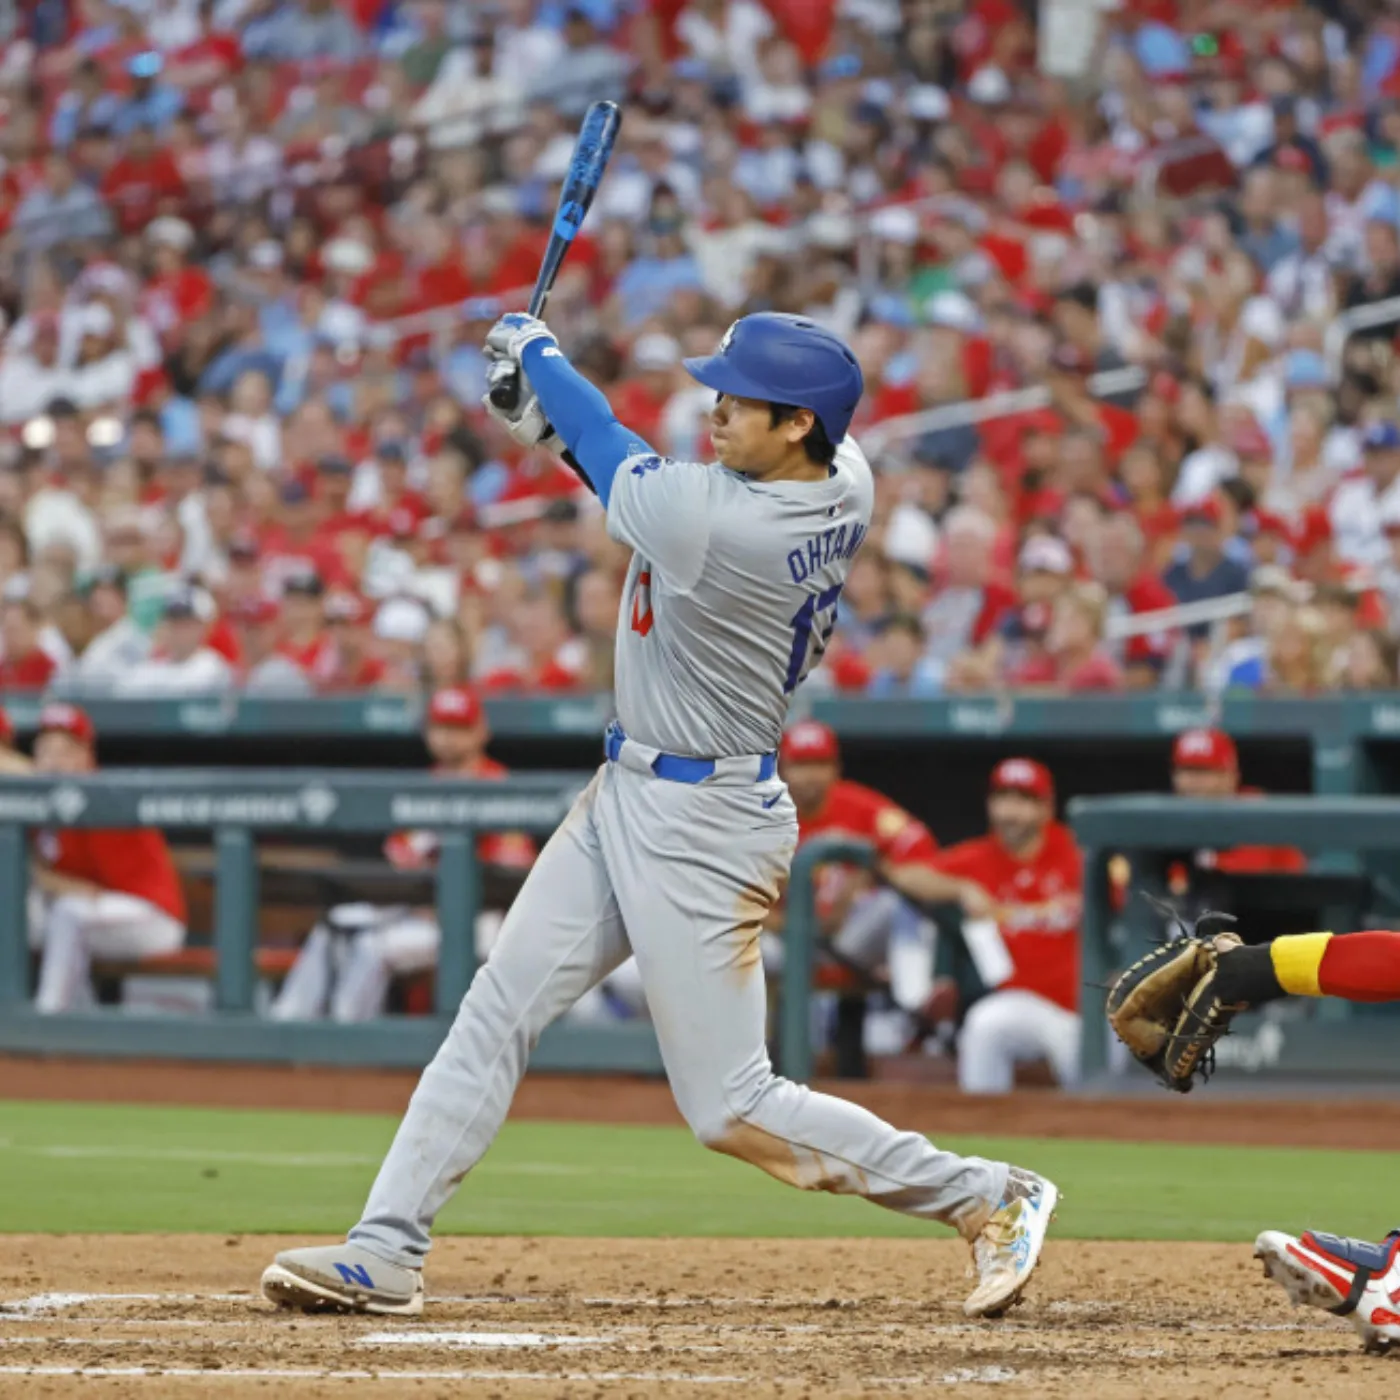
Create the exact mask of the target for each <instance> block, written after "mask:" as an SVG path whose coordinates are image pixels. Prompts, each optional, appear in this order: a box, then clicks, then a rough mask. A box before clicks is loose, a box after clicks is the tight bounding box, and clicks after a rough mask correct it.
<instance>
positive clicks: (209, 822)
mask: <svg viewBox="0 0 1400 1400" xmlns="http://www.w3.org/2000/svg"><path fill="white" fill-rule="evenodd" d="M586 781H587V775H580V774H572V773H536V774H530V775H525V776H519V777H513V778H510V779H508V780H504V781H500V782H476V783H473V782H458V781H451V780H443V779H439V778H431V777H427V776H426V775H418V774H411V775H396V774H384V775H380V774H374V773H363V772H343V771H327V770H312V769H300V770H291V771H287V770H276V771H260V770H225V771H197V770H185V771H179V770H173V771H172V770H160V771H157V770H124V771H108V772H103V773H97V774H92V775H89V776H85V777H80V778H69V777H62V778H54V777H37V776H36V777H23V778H10V777H7V778H5V779H4V780H3V781H0V1051H16V1052H32V1053H48V1054H64V1053H67V1054H78V1055H101V1056H109V1055H111V1056H141V1055H145V1056H157V1057H172V1058H184V1059H224V1060H243V1061H278V1062H291V1063H308V1064H311V1063H314V1064H359V1065H384V1066H418V1065H422V1064H424V1063H426V1062H427V1060H428V1059H429V1058H431V1056H432V1054H433V1052H434V1051H435V1050H436V1048H437V1045H438V1043H439V1042H440V1040H441V1039H442V1035H443V1032H444V1030H445V1027H446V1025H447V1023H448V1022H449V1021H450V1019H451V1017H452V1016H453V1015H454V1014H455V1012H456V1009H457V1004H458V1002H459V1001H460V1000H461V998H462V995H463V993H464V992H465V991H466V988H467V986H468V985H469V984H470V982H471V978H472V976H473V974H474V972H475V970H476V969H475V949H474V946H473V939H472V935H471V930H472V929H473V926H474V923H475V915H476V913H477V910H478V908H479V906H480V901H481V868H480V865H479V862H478V859H477V851H476V838H477V836H478V835H479V834H480V833H482V832H486V831H523V832H528V833H530V834H533V835H538V836H541V837H544V836H548V835H549V834H550V833H551V832H552V831H553V830H554V829H555V827H557V826H558V824H559V822H560V821H561V820H562V819H563V817H564V814H565V813H566V812H567V811H568V808H569V805H570V803H571V802H572V801H573V799H574V797H575V796H576V795H577V793H578V792H579V791H580V790H581V788H582V787H583V785H584V783H585V782H586ZM56 827H65V828H74V827H77V828H97V829H113V828H130V827H158V828H160V829H161V830H163V831H166V832H168V833H171V834H172V835H177V834H183V833H212V838H213V848H214V901H213V916H212V924H213V927H212V942H213V946H214V952H215V958H216V960H215V971H214V994H213V1006H214V1009H213V1011H212V1012H210V1013H209V1014H207V1015H194V1016H167V1015H143V1014H132V1013H127V1012H124V1011H121V1010H102V1009H98V1010H93V1011H90V1012H77V1013H66V1014H61V1015H48V1016H41V1015H39V1014H37V1013H36V1012H35V1011H34V1010H33V1007H32V1005H31V1003H30V1000H29V996H30V980H31V969H30V964H31V954H30V950H29V946H28V937H27V934H28V919H27V897H28V889H29V860H30V850H29V843H30V837H31V833H32V832H34V831H36V830H41V829H52V828H56ZM404 828H415V829H430V830H433V831H435V832H437V833H438V834H439V837H440V848H439V856H438V861H437V867H436V871H435V894H436V900H435V903H436V908H437V915H438V919H439V921H440V923H441V926H442V928H443V929H444V930H446V931H448V934H447V936H445V937H444V938H443V940H442V947H441V953H440V957H439V963H438V968H437V974H436V979H435V989H434V1008H433V1014H432V1015H429V1016H386V1017H382V1018H380V1019H378V1020H375V1021H372V1022H368V1023H365V1024H363V1025H357V1026H342V1025H335V1024H331V1023H328V1022H310V1021H308V1022H286V1023H283V1022H273V1021H270V1020H268V1019H266V1018H265V1017H262V1016H259V1015H257V1014H256V1013H255V1011H254V992H255V983H256V969H255V949H256V947H257V942H258V912H259V868H258V842H259V840H260V839H264V838H270V837H271V838H283V839H285V838H287V837H293V838H299V839H305V838H312V839H314V840H315V841H316V842H317V843H319V844H322V845H325V844H331V843H333V842H334V841H336V840H337V839H339V840H342V841H343V840H347V839H353V838H355V837H365V836H375V837H382V836H385V835H387V834H389V833H390V832H392V831H396V830H402V829H404ZM452 931H456V935H455V936H454V935H453V932H452ZM532 1063H533V1064H535V1065H536V1066H538V1067H540V1068H548V1069H588V1070H619V1071H633V1072H655V1071H657V1070H658V1069H659V1068H660V1057H659V1055H658V1053H657V1049H656V1041H655V1037H654V1035H653V1034H652V1031H651V1027H650V1026H649V1025H646V1024H644V1023H635V1024H628V1023H622V1024H618V1025H616V1026H601V1027H594V1026H572V1025H567V1024H566V1025H560V1026H555V1027H552V1028H551V1029H550V1030H549V1031H547V1032H546V1033H545V1035H544V1036H543V1037H542V1038H541V1041H540V1045H539V1047H538V1050H537V1053H536V1055H535V1056H534V1058H533V1060H532Z"/></svg>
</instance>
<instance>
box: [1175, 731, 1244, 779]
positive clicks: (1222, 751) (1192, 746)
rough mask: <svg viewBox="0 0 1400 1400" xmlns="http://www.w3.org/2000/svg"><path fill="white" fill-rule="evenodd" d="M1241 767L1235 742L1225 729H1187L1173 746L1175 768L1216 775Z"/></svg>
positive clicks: (1179, 735)
mask: <svg viewBox="0 0 1400 1400" xmlns="http://www.w3.org/2000/svg"><path fill="white" fill-rule="evenodd" d="M1239 766H1240V757H1239V754H1238V753H1237V752H1236V750H1235V741H1234V740H1233V739H1232V738H1231V737H1230V736H1229V735H1228V734H1226V733H1225V731H1224V730H1223V729H1187V730H1185V731H1183V732H1182V733H1180V734H1178V735H1177V736H1176V743H1174V744H1173V745H1172V767H1173V768H1204V769H1206V770H1208V771H1210V772H1214V773H1228V772H1233V771H1235V770H1236V769H1238V768H1239Z"/></svg>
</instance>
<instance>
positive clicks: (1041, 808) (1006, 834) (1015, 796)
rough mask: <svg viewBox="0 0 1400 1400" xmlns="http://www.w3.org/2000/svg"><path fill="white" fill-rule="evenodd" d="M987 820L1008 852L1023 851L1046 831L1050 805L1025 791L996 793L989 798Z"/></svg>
mask: <svg viewBox="0 0 1400 1400" xmlns="http://www.w3.org/2000/svg"><path fill="white" fill-rule="evenodd" d="M987 820H988V822H989V824H990V825H991V828H992V832H993V834H994V835H995V836H996V838H997V840H998V841H1000V842H1001V844H1002V845H1003V846H1005V847H1006V849H1007V850H1008V851H1020V850H1024V849H1025V848H1026V847H1027V846H1030V845H1032V844H1033V843H1034V842H1035V841H1036V840H1038V839H1039V837H1040V834H1041V832H1042V831H1044V829H1045V823H1046V822H1048V821H1049V820H1050V804H1049V803H1048V802H1043V801H1042V800H1041V799H1040V798H1038V797H1032V796H1031V795H1030V794H1029V793H1026V792H994V793H993V794H992V795H991V796H990V797H989V798H988V799H987Z"/></svg>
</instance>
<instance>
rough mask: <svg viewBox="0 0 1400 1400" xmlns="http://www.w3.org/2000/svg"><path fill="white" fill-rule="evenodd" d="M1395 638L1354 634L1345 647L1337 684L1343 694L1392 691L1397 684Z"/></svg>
mask: <svg viewBox="0 0 1400 1400" xmlns="http://www.w3.org/2000/svg"><path fill="white" fill-rule="evenodd" d="M1397 654H1400V650H1398V649H1397V645H1396V641H1395V638H1394V637H1390V636H1387V635H1386V634H1385V633H1384V632H1377V631H1366V632H1356V633H1354V634H1353V635H1352V636H1351V637H1350V639H1349V640H1348V641H1347V644H1346V651H1345V655H1344V658H1343V661H1342V666H1341V673H1340V683H1341V688H1342V689H1343V690H1394V689H1395V688H1396V686H1397V684H1400V675H1397V672H1396V658H1397Z"/></svg>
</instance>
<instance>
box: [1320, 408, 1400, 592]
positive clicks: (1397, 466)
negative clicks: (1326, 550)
mask: <svg viewBox="0 0 1400 1400" xmlns="http://www.w3.org/2000/svg"><path fill="white" fill-rule="evenodd" d="M1361 448H1362V471H1361V472H1360V473H1358V474H1357V475H1356V476H1353V477H1350V478H1348V479H1347V480H1345V481H1343V482H1342V483H1341V485H1339V486H1338V487H1337V490H1336V492H1335V494H1334V495H1333V497H1332V505H1331V510H1330V517H1331V522H1332V532H1333V537H1334V539H1335V542H1336V548H1337V554H1338V555H1339V556H1340V557H1341V558H1342V559H1343V560H1345V561H1347V562H1349V563H1355V564H1369V565H1371V566H1373V567H1379V566H1380V565H1382V564H1384V563H1385V562H1386V560H1387V559H1388V558H1389V556H1390V548H1389V546H1388V545H1387V544H1386V542H1385V534H1384V529H1385V525H1386V524H1387V522H1389V521H1392V520H1400V484H1398V483H1400V425H1397V424H1396V423H1394V422H1391V421H1390V420H1386V421H1385V422H1381V423H1373V424H1372V425H1371V426H1370V427H1369V428H1367V429H1366V432H1365V433H1364V434H1363V436H1362V439H1361Z"/></svg>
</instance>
